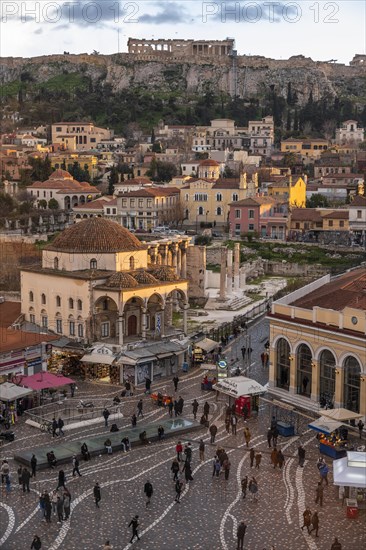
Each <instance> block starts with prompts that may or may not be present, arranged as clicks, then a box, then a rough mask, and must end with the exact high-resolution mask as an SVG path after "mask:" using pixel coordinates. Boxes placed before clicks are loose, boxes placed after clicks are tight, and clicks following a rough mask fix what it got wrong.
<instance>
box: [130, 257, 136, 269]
mask: <svg viewBox="0 0 366 550" xmlns="http://www.w3.org/2000/svg"><path fill="white" fill-rule="evenodd" d="M130 269H135V258H134V257H133V256H130Z"/></svg>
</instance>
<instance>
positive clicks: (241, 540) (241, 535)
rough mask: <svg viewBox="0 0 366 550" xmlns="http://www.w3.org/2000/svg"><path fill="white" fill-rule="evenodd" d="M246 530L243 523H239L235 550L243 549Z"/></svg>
mask: <svg viewBox="0 0 366 550" xmlns="http://www.w3.org/2000/svg"><path fill="white" fill-rule="evenodd" d="M246 530H247V526H246V525H245V523H244V521H241V522H240V523H239V525H238V529H237V531H236V536H237V538H238V547H237V550H243V549H244V537H245V532H246Z"/></svg>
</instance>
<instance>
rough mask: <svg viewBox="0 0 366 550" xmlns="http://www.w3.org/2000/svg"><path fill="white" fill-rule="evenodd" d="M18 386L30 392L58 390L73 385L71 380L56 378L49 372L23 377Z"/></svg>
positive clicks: (63, 377) (56, 376)
mask: <svg viewBox="0 0 366 550" xmlns="http://www.w3.org/2000/svg"><path fill="white" fill-rule="evenodd" d="M20 384H21V385H22V386H24V387H26V388H31V389H32V390H47V389H48V388H58V387H59V386H66V385H68V384H75V382H74V380H72V378H67V377H66V376H58V375H56V374H51V373H50V372H37V373H36V374H33V375H32V376H25V377H24V378H22V380H21V381H20Z"/></svg>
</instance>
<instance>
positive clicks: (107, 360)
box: [80, 353, 116, 365]
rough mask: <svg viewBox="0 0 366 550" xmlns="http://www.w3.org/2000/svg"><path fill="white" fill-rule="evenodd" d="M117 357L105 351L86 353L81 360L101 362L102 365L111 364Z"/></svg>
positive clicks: (84, 361) (83, 361)
mask: <svg viewBox="0 0 366 550" xmlns="http://www.w3.org/2000/svg"><path fill="white" fill-rule="evenodd" d="M115 359H116V356H115V355H105V354H103V353H86V354H85V355H83V356H82V358H81V359H80V361H81V362H82V363H94V364H95V363H99V364H102V365H111V364H112V363H113V361H114V360H115Z"/></svg>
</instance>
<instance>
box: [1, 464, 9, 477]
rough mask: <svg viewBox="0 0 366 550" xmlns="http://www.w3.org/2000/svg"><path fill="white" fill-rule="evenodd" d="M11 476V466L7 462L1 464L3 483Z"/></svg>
mask: <svg viewBox="0 0 366 550" xmlns="http://www.w3.org/2000/svg"><path fill="white" fill-rule="evenodd" d="M9 474H10V466H9V463H8V461H7V460H3V461H2V464H1V483H4V481H5V479H6V476H7V475H9Z"/></svg>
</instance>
